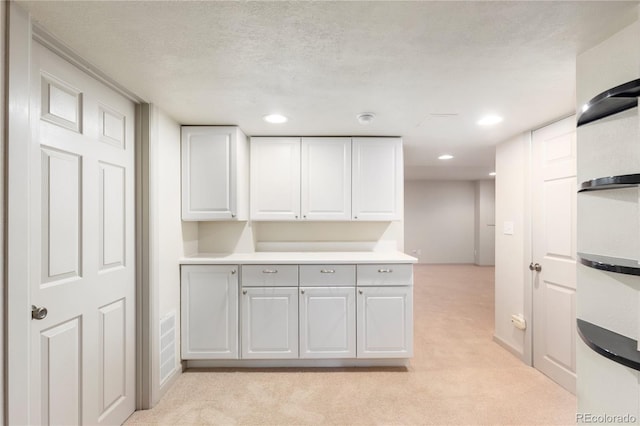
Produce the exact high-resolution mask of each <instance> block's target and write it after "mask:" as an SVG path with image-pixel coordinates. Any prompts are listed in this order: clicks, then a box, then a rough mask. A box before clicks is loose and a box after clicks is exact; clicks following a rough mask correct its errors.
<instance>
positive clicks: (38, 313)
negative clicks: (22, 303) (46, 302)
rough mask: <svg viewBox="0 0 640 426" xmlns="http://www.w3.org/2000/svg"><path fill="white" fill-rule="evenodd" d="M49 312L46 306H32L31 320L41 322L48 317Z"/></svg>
mask: <svg viewBox="0 0 640 426" xmlns="http://www.w3.org/2000/svg"><path fill="white" fill-rule="evenodd" d="M47 314H48V311H47V308H45V307H44V306H40V307H38V306H36V305H31V319H35V320H41V319H45V318H46V317H47Z"/></svg>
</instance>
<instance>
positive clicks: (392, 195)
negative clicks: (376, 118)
mask: <svg viewBox="0 0 640 426" xmlns="http://www.w3.org/2000/svg"><path fill="white" fill-rule="evenodd" d="M352 148H353V195H352V201H353V202H352V215H353V219H354V220H371V221H375V220H380V221H387V220H400V219H401V218H402V202H403V201H402V200H403V179H404V177H403V161H402V139H400V138H353V142H352Z"/></svg>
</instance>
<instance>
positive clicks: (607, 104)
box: [578, 79, 640, 127]
mask: <svg viewBox="0 0 640 426" xmlns="http://www.w3.org/2000/svg"><path fill="white" fill-rule="evenodd" d="M638 96H640V79H637V80H633V81H630V82H628V83H625V84H621V85H620V86H616V87H614V88H612V89H609V90H607V91H605V92H602V93H600V94H599V95H598V96H596V97H595V98H593V99H591V100H590V101H589V103H587V104H586V106H585V109H583V112H582V114H580V116H579V117H578V127H580V126H582V125H584V124H588V123H591V122H592V121H596V120H600V119H601V118H605V117H609V116H610V115H614V114H617V113H619V112H622V111H626V110H628V109H631V108H635V107H636V106H638Z"/></svg>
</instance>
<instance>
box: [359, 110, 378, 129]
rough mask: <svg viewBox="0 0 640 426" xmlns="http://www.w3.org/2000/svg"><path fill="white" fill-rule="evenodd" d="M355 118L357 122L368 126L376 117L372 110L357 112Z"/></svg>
mask: <svg viewBox="0 0 640 426" xmlns="http://www.w3.org/2000/svg"><path fill="white" fill-rule="evenodd" d="M357 118H358V123H360V124H362V125H363V126H368V125H369V124H371V123H372V122H373V120H374V119H375V118H376V115H375V114H374V113H372V112H363V113H360V114H358V115H357Z"/></svg>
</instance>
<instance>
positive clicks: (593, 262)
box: [578, 253, 640, 275]
mask: <svg viewBox="0 0 640 426" xmlns="http://www.w3.org/2000/svg"><path fill="white" fill-rule="evenodd" d="M578 259H579V260H580V263H582V264H583V265H584V266H588V267H589V268H593V269H599V270H601V271H608V272H615V273H618V274H625V275H640V264H638V262H637V261H636V260H631V259H623V258H619V257H611V256H600V255H597V254H588V253H578Z"/></svg>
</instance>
